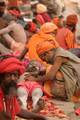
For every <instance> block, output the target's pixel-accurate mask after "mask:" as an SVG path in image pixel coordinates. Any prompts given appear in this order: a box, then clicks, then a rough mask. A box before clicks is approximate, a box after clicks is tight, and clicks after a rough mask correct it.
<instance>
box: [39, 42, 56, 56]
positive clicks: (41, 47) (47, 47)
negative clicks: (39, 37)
mask: <svg viewBox="0 0 80 120" xmlns="http://www.w3.org/2000/svg"><path fill="white" fill-rule="evenodd" d="M57 47H58V46H56V45H54V44H52V43H50V42H49V41H44V42H42V43H41V44H39V45H38V46H37V53H38V54H43V53H44V52H47V51H49V50H51V49H53V48H57Z"/></svg>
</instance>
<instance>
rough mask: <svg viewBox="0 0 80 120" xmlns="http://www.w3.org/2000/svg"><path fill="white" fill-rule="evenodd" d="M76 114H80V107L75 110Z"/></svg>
mask: <svg viewBox="0 0 80 120" xmlns="http://www.w3.org/2000/svg"><path fill="white" fill-rule="evenodd" d="M75 113H76V115H79V116H80V108H78V109H77V110H76V111H75Z"/></svg>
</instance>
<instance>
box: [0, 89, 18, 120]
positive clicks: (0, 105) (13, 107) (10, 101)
mask: <svg viewBox="0 0 80 120" xmlns="http://www.w3.org/2000/svg"><path fill="white" fill-rule="evenodd" d="M3 110H6V113H8V114H9V113H10V114H11V116H12V119H11V120H15V116H16V114H18V113H19V111H20V106H19V103H18V101H17V99H16V97H13V98H9V97H6V99H5V102H4V94H3V91H2V89H1V88H0V112H2V111H3Z"/></svg>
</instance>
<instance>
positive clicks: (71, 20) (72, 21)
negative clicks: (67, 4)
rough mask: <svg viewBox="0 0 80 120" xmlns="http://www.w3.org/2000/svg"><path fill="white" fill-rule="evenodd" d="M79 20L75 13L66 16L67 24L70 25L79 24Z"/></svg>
mask: <svg viewBox="0 0 80 120" xmlns="http://www.w3.org/2000/svg"><path fill="white" fill-rule="evenodd" d="M77 22H78V18H77V15H75V14H72V15H69V16H67V18H66V24H68V25H71V24H77Z"/></svg>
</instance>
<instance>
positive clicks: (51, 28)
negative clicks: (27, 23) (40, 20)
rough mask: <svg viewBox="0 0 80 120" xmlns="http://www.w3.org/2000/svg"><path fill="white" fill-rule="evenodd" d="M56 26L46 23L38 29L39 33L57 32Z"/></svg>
mask: <svg viewBox="0 0 80 120" xmlns="http://www.w3.org/2000/svg"><path fill="white" fill-rule="evenodd" d="M57 29H58V28H57V26H56V25H55V24H53V23H51V22H47V23H45V24H43V25H42V26H41V28H40V32H43V33H46V34H47V33H50V32H54V30H57Z"/></svg>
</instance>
